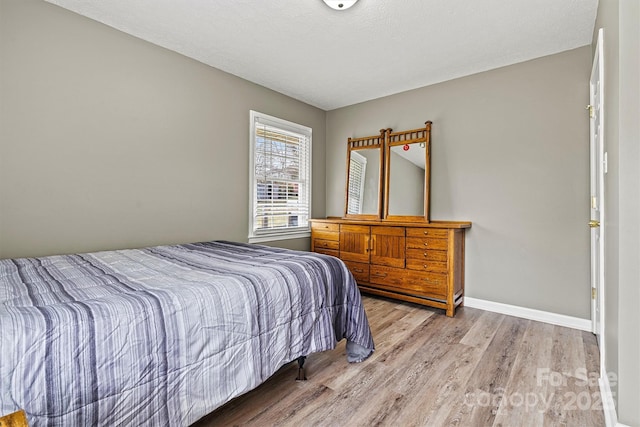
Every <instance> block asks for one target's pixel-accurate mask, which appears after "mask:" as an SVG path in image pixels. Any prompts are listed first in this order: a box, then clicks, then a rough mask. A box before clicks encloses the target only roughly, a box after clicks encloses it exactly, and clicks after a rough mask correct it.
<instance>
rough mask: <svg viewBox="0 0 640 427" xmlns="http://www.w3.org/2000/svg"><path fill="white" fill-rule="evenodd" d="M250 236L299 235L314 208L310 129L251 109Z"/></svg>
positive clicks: (307, 224)
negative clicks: (312, 203)
mask: <svg viewBox="0 0 640 427" xmlns="http://www.w3.org/2000/svg"><path fill="white" fill-rule="evenodd" d="M251 122H252V132H251V134H252V141H251V142H252V144H251V145H252V150H251V151H252V153H251V158H252V180H251V185H252V186H253V189H252V192H251V193H252V194H253V200H252V203H251V205H252V209H251V218H250V222H251V224H250V232H249V238H250V240H251V238H252V237H254V238H256V237H273V236H282V235H284V236H285V237H297V236H290V235H291V234H292V233H299V232H308V230H309V216H310V212H311V129H310V128H307V127H304V126H301V125H297V124H295V123H291V122H287V121H285V120H281V119H277V118H275V117H270V116H266V115H264V114H261V113H256V112H254V111H252V114H251Z"/></svg>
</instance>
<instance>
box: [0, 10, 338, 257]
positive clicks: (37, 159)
mask: <svg viewBox="0 0 640 427" xmlns="http://www.w3.org/2000/svg"><path fill="white" fill-rule="evenodd" d="M0 7H1V10H0V12H1V13H0V16H1V17H0V63H1V65H0V67H1V68H0V71H1V77H0V100H1V102H2V104H1V106H0V109H1V110H0V258H6V257H19V256H38V255H48V254H54V253H69V252H83V251H94V250H103V249H114V248H124V247H139V246H146V245H154V244H164V243H179V242H188V241H201V240H208V239H231V240H237V241H247V232H248V230H247V229H248V210H249V207H248V206H249V200H248V198H249V194H248V193H249V191H248V188H249V183H248V181H249V170H248V167H249V110H251V109H254V110H258V111H261V112H264V113H266V114H270V115H273V116H277V117H280V118H283V119H286V120H290V121H293V122H297V123H300V124H303V125H305V126H309V127H311V128H313V159H314V162H313V194H314V198H313V201H312V202H313V215H314V216H315V217H321V216H323V215H324V212H325V206H324V203H325V197H324V194H325V176H324V174H325V168H324V165H325V156H324V143H325V122H326V119H325V116H326V113H325V112H324V111H322V110H320V109H317V108H314V107H311V106H309V105H307V104H304V103H302V102H298V101H295V100H293V99H291V98H289V97H286V96H284V95H281V94H278V93H276V92H273V91H271V90H268V89H265V88H264V87H261V86H258V85H255V84H252V83H249V82H247V81H245V80H242V79H239V78H237V77H234V76H232V75H229V74H226V73H224V72H221V71H219V70H216V69H213V68H211V67H208V66H205V65H203V64H201V63H199V62H196V61H193V60H191V59H188V58H186V57H184V56H181V55H178V54H176V53H173V52H170V51H168V50H166V49H163V48H160V47H157V46H155V45H152V44H149V43H147V42H144V41H142V40H140V39H137V38H134V37H131V36H129V35H126V34H124V33H122V32H119V31H116V30H114V29H112V28H110V27H107V26H105V25H102V24H99V23H97V22H95V21H92V20H89V19H87V18H84V17H81V16H79V15H76V14H74V13H72V12H69V11H66V10H64V9H62V8H59V7H57V6H54V5H51V4H48V3H45V2H42V1H38V0H0ZM308 240H309V239H298V240H294V241H288V242H284V241H283V242H276V243H274V244H285V245H288V246H290V247H294V248H297V249H307V248H308V245H309V241H308Z"/></svg>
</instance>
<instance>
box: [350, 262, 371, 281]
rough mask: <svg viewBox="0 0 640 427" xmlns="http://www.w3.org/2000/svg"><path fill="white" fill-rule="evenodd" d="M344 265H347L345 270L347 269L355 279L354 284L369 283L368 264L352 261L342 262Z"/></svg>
mask: <svg viewBox="0 0 640 427" xmlns="http://www.w3.org/2000/svg"><path fill="white" fill-rule="evenodd" d="M344 263H345V264H346V265H347V268H348V269H349V271H350V272H351V274H353V277H355V279H356V282H358V283H367V282H369V264H364V263H362V262H352V261H344Z"/></svg>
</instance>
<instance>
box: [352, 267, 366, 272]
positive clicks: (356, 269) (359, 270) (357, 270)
mask: <svg viewBox="0 0 640 427" xmlns="http://www.w3.org/2000/svg"><path fill="white" fill-rule="evenodd" d="M353 271H355V272H356V273H363V272H364V270H362V269H361V268H354V269H353Z"/></svg>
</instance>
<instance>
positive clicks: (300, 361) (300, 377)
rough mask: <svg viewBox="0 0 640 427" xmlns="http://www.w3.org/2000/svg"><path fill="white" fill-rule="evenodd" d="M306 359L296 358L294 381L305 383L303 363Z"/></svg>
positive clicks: (304, 357)
mask: <svg viewBox="0 0 640 427" xmlns="http://www.w3.org/2000/svg"><path fill="white" fill-rule="evenodd" d="M306 359H307V357H306V356H300V357H298V376H297V377H296V381H306V380H307V377H306V375H305V374H304V361H305V360H306Z"/></svg>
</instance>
